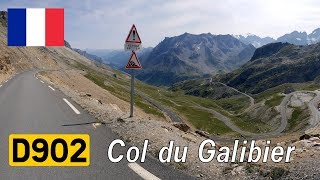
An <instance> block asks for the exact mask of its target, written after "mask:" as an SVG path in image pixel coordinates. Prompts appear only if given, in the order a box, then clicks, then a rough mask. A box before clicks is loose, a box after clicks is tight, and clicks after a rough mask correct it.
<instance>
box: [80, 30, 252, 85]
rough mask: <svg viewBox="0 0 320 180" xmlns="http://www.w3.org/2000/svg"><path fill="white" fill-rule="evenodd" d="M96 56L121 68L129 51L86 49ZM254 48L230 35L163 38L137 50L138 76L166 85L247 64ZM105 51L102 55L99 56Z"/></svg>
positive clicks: (151, 82)
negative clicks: (156, 43)
mask: <svg viewBox="0 0 320 180" xmlns="http://www.w3.org/2000/svg"><path fill="white" fill-rule="evenodd" d="M86 51H87V52H89V53H92V54H95V55H99V54H100V56H101V57H102V59H103V60H104V62H105V63H108V64H110V65H113V66H115V67H118V68H119V69H121V70H124V71H125V69H124V66H125V64H126V63H127V61H128V58H129V57H130V52H125V51H123V50H113V51H107V50H105V51H104V52H103V50H100V51H98V50H90V49H89V50H88V49H87V50H86ZM254 51H255V48H254V46H252V45H251V44H249V45H246V44H244V43H242V42H241V41H239V40H238V39H236V38H234V37H233V36H231V35H212V34H210V33H208V34H200V35H194V34H189V33H184V34H182V35H180V36H175V37H166V38H165V39H164V40H163V41H162V42H160V43H159V44H158V45H157V46H156V47H155V48H144V49H143V50H142V51H139V52H138V57H139V60H140V61H141V64H142V66H143V69H142V70H141V71H139V72H138V74H137V78H139V79H140V80H142V81H145V82H147V83H150V84H154V85H159V86H168V85H171V84H173V83H175V82H178V81H181V80H185V79H190V78H197V77H205V76H211V75H214V74H217V73H226V72H230V71H232V70H234V69H236V68H238V67H240V66H241V65H243V64H244V63H246V62H247V61H248V60H249V59H250V58H251V57H252V55H253V53H254ZM103 53H105V55H102V54H103Z"/></svg>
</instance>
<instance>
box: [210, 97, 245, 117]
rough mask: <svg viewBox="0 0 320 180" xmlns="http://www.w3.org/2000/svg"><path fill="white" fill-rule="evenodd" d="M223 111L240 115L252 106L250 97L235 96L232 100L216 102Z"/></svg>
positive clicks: (226, 99) (225, 99)
mask: <svg viewBox="0 0 320 180" xmlns="http://www.w3.org/2000/svg"><path fill="white" fill-rule="evenodd" d="M215 102H216V103H217V104H218V105H219V106H220V107H222V108H223V109H225V110H227V111H229V112H232V113H233V114H239V113H241V112H242V111H244V110H245V109H246V108H247V107H249V106H250V100H249V98H248V97H244V96H240V97H239V96H235V97H231V98H224V99H219V100H216V101H215Z"/></svg>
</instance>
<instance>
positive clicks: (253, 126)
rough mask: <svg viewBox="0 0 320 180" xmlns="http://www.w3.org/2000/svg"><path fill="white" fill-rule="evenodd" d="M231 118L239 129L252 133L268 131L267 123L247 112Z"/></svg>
mask: <svg viewBox="0 0 320 180" xmlns="http://www.w3.org/2000/svg"><path fill="white" fill-rule="evenodd" d="M231 120H232V121H233V122H234V123H235V124H236V125H237V126H238V127H239V128H241V129H243V130H245V131H249V132H252V133H266V132H270V128H269V125H267V124H266V123H264V122H261V121H260V120H259V119H257V118H253V117H250V116H249V115H248V114H242V115H238V116H235V117H233V118H231Z"/></svg>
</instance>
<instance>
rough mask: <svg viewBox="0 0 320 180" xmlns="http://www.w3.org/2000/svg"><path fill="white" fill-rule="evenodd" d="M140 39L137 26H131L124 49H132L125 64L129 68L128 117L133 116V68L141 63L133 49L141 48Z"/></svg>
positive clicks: (138, 66) (136, 67)
mask: <svg viewBox="0 0 320 180" xmlns="http://www.w3.org/2000/svg"><path fill="white" fill-rule="evenodd" d="M141 43H142V42H141V39H140V37H139V34H138V31H137V28H136V26H135V25H133V26H132V28H131V30H130V31H129V34H128V36H127V39H126V42H125V45H124V50H126V51H129V50H130V51H132V54H131V57H130V59H129V61H128V63H127V65H126V69H131V97H130V117H133V104H134V73H135V72H134V69H141V68H142V67H141V64H140V62H139V59H138V57H137V54H136V53H135V51H137V50H140V48H141Z"/></svg>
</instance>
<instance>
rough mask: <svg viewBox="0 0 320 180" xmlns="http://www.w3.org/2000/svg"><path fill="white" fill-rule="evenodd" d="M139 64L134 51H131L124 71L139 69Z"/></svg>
mask: <svg viewBox="0 0 320 180" xmlns="http://www.w3.org/2000/svg"><path fill="white" fill-rule="evenodd" d="M141 68H142V67H141V64H140V62H139V60H138V58H137V55H136V53H135V52H134V51H132V55H131V57H130V59H129V61H128V64H127V65H126V69H141Z"/></svg>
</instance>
